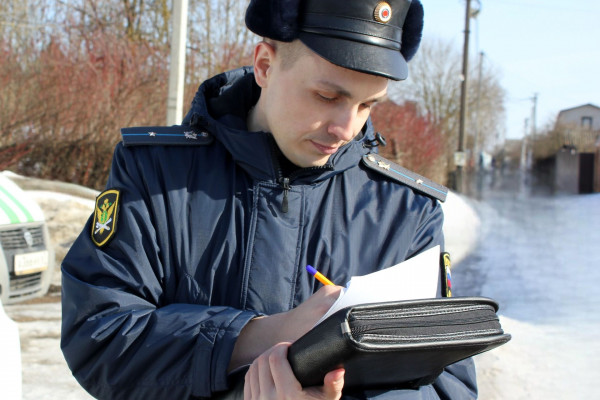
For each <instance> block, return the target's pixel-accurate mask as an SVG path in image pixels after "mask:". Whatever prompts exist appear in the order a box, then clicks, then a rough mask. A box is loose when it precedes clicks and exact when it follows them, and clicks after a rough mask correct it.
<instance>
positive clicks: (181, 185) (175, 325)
mask: <svg viewBox="0 0 600 400" xmlns="http://www.w3.org/2000/svg"><path fill="white" fill-rule="evenodd" d="M246 24H247V26H248V27H249V29H251V30H252V31H253V32H255V33H257V34H258V35H260V36H263V37H264V38H265V40H264V41H262V42H260V43H259V44H258V45H257V46H256V47H255V50H254V54H253V66H252V68H250V67H246V68H241V69H238V70H235V71H231V72H228V73H225V74H221V75H219V76H216V77H214V78H212V79H209V80H208V81H206V82H204V83H203V84H202V85H201V86H200V89H199V91H198V93H197V94H196V96H195V98H194V101H193V103H192V107H191V110H190V111H189V113H188V114H187V116H186V117H185V119H184V121H183V123H182V125H181V126H173V127H149V128H128V129H123V131H122V135H123V141H122V143H120V144H119V145H118V146H117V148H116V150H115V154H114V159H113V165H112V170H111V174H110V177H109V180H108V184H107V190H106V191H105V192H103V193H101V194H100V195H99V196H98V199H97V202H96V211H95V213H94V215H93V216H92V218H91V219H90V221H89V222H88V225H87V226H86V228H85V230H84V232H83V233H82V234H81V236H80V237H79V238H78V239H77V241H76V242H75V243H74V245H73V247H72V249H71V250H70V252H69V254H68V255H67V257H66V258H65V260H64V263H63V297H62V301H63V329H62V342H61V346H62V349H63V352H64V354H65V358H66V360H67V362H68V365H69V367H70V368H71V370H72V371H73V374H74V375H75V377H76V378H77V379H78V381H79V382H80V383H81V385H82V386H83V387H84V388H85V389H86V390H88V391H89V392H90V393H91V394H92V395H94V396H97V397H99V398H106V399H109V398H110V399H129V400H131V399H163V398H164V399H187V398H210V397H211V396H215V395H219V393H223V392H225V391H227V390H228V389H230V387H231V384H232V382H231V381H230V380H229V379H228V378H229V377H230V376H231V375H230V373H231V372H233V371H236V370H239V369H240V368H241V367H244V366H247V365H249V364H250V365H251V366H250V368H249V370H248V372H247V373H246V375H245V385H244V389H243V391H244V395H245V398H255V399H258V398H261V399H263V398H265V399H266V398H293V399H295V398H322V399H323V398H326V399H330V398H331V399H337V398H340V396H344V398H377V399H384V398H385V399H388V398H394V399H438V398H442V399H448V398H455V399H468V398H474V397H476V387H475V380H474V367H473V364H472V361H471V360H466V361H463V362H460V363H457V364H454V365H451V366H449V367H448V368H446V369H445V370H444V371H443V372H442V373H441V375H440V376H439V377H438V378H437V380H436V381H435V382H434V383H433V384H431V385H425V386H421V387H418V388H413V389H410V390H406V389H405V390H384V389H381V390H371V391H366V392H352V393H350V392H346V391H344V392H342V391H343V386H344V370H343V369H338V370H334V371H331V372H330V373H328V374H327V375H326V376H325V379H324V382H323V385H322V386H318V387H311V388H302V387H301V386H300V384H299V383H298V381H297V380H296V379H295V377H294V375H293V373H292V371H291V369H290V366H289V363H288V362H287V358H286V352H287V348H288V346H289V344H290V343H291V342H293V341H295V340H296V339H298V338H299V337H300V336H302V335H303V334H304V333H306V332H307V331H308V330H310V329H311V327H312V326H313V325H314V324H315V322H316V321H317V320H318V319H319V318H320V317H321V316H322V315H323V314H324V313H325V312H326V311H327V310H328V309H329V307H330V306H331V305H332V303H333V302H334V301H335V299H336V298H337V296H338V295H339V293H340V290H341V287H340V286H322V285H321V284H320V283H319V282H317V281H315V279H314V278H313V277H312V276H311V275H309V274H307V273H306V271H305V269H304V267H305V266H306V265H307V264H311V265H314V266H316V267H317V268H318V269H319V270H320V271H321V272H322V273H323V274H324V275H326V276H328V277H329V278H330V279H331V280H332V281H333V282H336V283H338V284H344V283H346V282H347V281H348V280H349V279H350V277H352V276H357V275H364V274H368V273H371V272H374V271H377V270H380V269H383V268H386V267H388V266H391V265H394V264H397V263H399V262H401V261H403V260H405V259H408V258H410V257H413V256H414V255H416V254H419V253H420V252H422V251H424V250H426V249H429V248H431V247H434V246H437V245H442V246H443V237H442V222H443V215H442V210H441V207H440V205H439V202H438V200H443V199H444V197H445V194H446V192H445V189H444V188H443V187H441V186H439V185H436V184H435V183H433V182H430V181H427V180H426V179H425V178H422V177H418V176H416V175H414V174H412V173H410V172H407V171H405V170H403V169H401V167H399V166H397V165H394V164H392V163H390V162H388V161H386V160H384V159H382V158H381V157H379V156H378V155H377V154H376V153H375V152H374V151H373V148H374V147H375V146H376V144H377V143H378V141H377V139H376V135H375V133H374V132H373V128H372V126H371V123H370V120H369V113H370V109H371V107H373V106H374V105H375V104H376V103H377V102H378V101H380V100H381V99H383V98H384V97H385V96H386V91H387V85H388V80H389V79H393V80H403V79H406V78H407V74H408V67H407V63H406V62H407V60H409V59H410V58H411V57H412V56H413V55H414V53H415V52H416V50H417V48H418V45H419V42H420V37H421V31H422V24H423V9H422V6H421V4H420V2H419V1H418V0H412V1H410V0H388V1H387V2H384V1H379V0H295V1H291V0H281V1H271V0H253V1H251V2H250V5H249V8H248V10H247V15H246Z"/></svg>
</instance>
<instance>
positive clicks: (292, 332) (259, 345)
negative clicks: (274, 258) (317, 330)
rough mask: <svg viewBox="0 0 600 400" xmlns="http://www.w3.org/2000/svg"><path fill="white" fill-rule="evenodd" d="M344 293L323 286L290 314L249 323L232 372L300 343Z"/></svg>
mask: <svg viewBox="0 0 600 400" xmlns="http://www.w3.org/2000/svg"><path fill="white" fill-rule="evenodd" d="M341 290H342V287H341V286H334V285H327V286H323V287H322V288H321V289H319V290H318V291H317V292H316V293H315V294H313V295H312V296H311V297H310V298H309V299H308V300H306V301H305V302H304V303H302V304H300V305H299V306H298V307H296V308H294V309H292V310H290V311H287V312H284V313H280V314H275V315H270V316H266V317H259V318H255V319H253V320H252V321H250V322H249V323H248V324H247V325H246V326H245V327H244V329H242V331H241V332H240V335H239V337H238V339H237V341H236V343H235V347H234V349H233V354H232V356H231V361H230V362H229V370H230V371H231V370H233V369H235V368H237V367H239V366H242V365H247V364H251V363H252V362H253V361H254V360H255V359H256V358H257V357H258V356H259V355H261V354H262V353H264V352H265V351H267V350H268V349H270V348H271V347H272V346H274V345H276V344H277V343H282V342H290V343H292V342H294V341H296V340H297V339H299V338H300V337H301V336H302V335H304V334H305V333H306V332H308V331H309V330H311V329H312V327H313V326H314V325H315V324H316V323H317V321H319V319H321V317H322V316H323V315H325V313H326V312H327V311H328V310H329V309H330V308H331V306H332V305H333V303H335V301H336V300H337V298H338V297H339V295H340V291H341Z"/></svg>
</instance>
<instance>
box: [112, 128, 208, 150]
mask: <svg viewBox="0 0 600 400" xmlns="http://www.w3.org/2000/svg"><path fill="white" fill-rule="evenodd" d="M121 136H122V137H123V144H124V145H125V146H140V145H142V146H143V145H174V146H178V145H184V146H185V145H188V146H189V145H192V146H206V145H209V144H211V143H212V142H213V140H214V138H213V136H212V135H211V134H210V133H208V132H206V131H202V130H200V129H198V128H196V127H191V126H189V125H173V126H139V127H133V128H123V129H121Z"/></svg>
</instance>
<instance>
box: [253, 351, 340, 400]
mask: <svg viewBox="0 0 600 400" xmlns="http://www.w3.org/2000/svg"><path fill="white" fill-rule="evenodd" d="M290 344H291V343H279V344H277V345H275V346H273V347H272V348H270V349H269V350H267V351H266V352H264V353H263V354H261V355H260V357H258V358H257V359H255V360H254V362H253V363H252V365H251V366H250V369H249V370H248V372H247V373H246V381H245V385H244V400H251V399H332V400H337V399H339V398H341V396H342V389H343V387H344V372H345V371H344V370H343V369H336V370H333V371H331V372H329V373H328V374H327V375H325V379H324V380H323V386H318V387H310V388H306V389H303V388H302V386H301V385H300V383H299V382H298V381H297V380H296V377H295V376H294V373H293V372H292V367H291V366H290V364H289V362H288V360H287V351H288V347H289V346H290Z"/></svg>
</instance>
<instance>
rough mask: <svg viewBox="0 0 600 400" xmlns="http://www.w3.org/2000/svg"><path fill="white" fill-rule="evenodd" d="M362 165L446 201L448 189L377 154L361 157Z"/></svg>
mask: <svg viewBox="0 0 600 400" xmlns="http://www.w3.org/2000/svg"><path fill="white" fill-rule="evenodd" d="M363 163H364V164H365V165H366V166H367V167H369V168H371V169H373V170H375V171H377V172H379V173H381V174H383V175H386V176H389V177H390V178H392V179H394V180H396V181H398V182H401V183H403V184H405V185H407V186H409V187H411V188H413V189H415V190H417V191H419V192H421V193H425V194H427V195H429V196H431V197H434V198H436V199H438V200H439V201H441V202H443V201H445V200H446V196H447V195H448V189H447V188H446V187H444V186H442V185H440V184H438V183H435V182H433V181H432V180H430V179H427V178H425V177H423V176H421V175H419V174H417V173H415V172H412V171H409V170H408V169H406V168H404V167H401V166H400V165H398V164H396V163H394V162H392V161H389V160H387V159H385V158H383V157H381V156H380V155H379V154H375V153H370V154H367V155H365V156H363Z"/></svg>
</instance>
